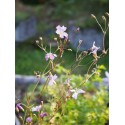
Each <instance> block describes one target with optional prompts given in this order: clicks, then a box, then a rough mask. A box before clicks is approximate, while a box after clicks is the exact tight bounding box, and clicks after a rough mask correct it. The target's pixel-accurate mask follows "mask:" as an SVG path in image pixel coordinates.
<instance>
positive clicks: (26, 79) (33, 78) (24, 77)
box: [15, 75, 45, 86]
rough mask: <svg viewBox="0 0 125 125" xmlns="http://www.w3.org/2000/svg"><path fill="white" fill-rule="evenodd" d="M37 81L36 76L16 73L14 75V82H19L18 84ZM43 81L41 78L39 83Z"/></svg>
mask: <svg viewBox="0 0 125 125" xmlns="http://www.w3.org/2000/svg"><path fill="white" fill-rule="evenodd" d="M37 82H38V78H36V76H28V75H16V76H15V83H16V84H18V85H19V84H20V85H22V86H23V85H24V86H25V85H29V84H34V83H37ZM44 82H45V79H44V78H41V79H40V81H39V83H40V84H42V83H44Z"/></svg>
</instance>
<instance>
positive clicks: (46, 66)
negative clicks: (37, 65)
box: [42, 61, 50, 75]
mask: <svg viewBox="0 0 125 125" xmlns="http://www.w3.org/2000/svg"><path fill="white" fill-rule="evenodd" d="M49 65H50V61H49V63H48V64H47V66H46V67H45V69H44V71H43V73H42V75H43V74H44V72H45V71H46V69H47V68H48V66H49Z"/></svg>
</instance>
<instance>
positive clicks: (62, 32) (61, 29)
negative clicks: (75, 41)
mask: <svg viewBox="0 0 125 125" xmlns="http://www.w3.org/2000/svg"><path fill="white" fill-rule="evenodd" d="M66 29H67V28H66V27H65V26H62V27H61V26H60V25H58V26H57V27H56V33H57V34H58V35H59V36H60V38H64V37H66V38H68V34H67V33H66V32H65V31H66Z"/></svg>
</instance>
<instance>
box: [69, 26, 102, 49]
mask: <svg viewBox="0 0 125 125" xmlns="http://www.w3.org/2000/svg"><path fill="white" fill-rule="evenodd" d="M75 31H76V28H75V27H73V26H71V27H70V28H69V33H68V34H69V40H70V44H71V46H72V48H74V49H75V50H76V49H77V47H78V44H79V40H82V41H83V42H82V44H81V46H80V49H79V50H80V51H83V50H89V49H90V48H91V47H92V45H93V42H94V41H95V45H96V46H97V47H100V50H102V41H103V34H102V33H101V32H97V31H96V30H95V29H84V30H83V31H81V30H80V31H79V32H75Z"/></svg>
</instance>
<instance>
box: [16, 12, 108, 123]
mask: <svg viewBox="0 0 125 125" xmlns="http://www.w3.org/2000/svg"><path fill="white" fill-rule="evenodd" d="M92 17H93V18H94V19H95V20H96V22H97V24H98V25H99V27H100V28H101V30H102V33H103V48H102V50H101V49H100V47H99V46H96V41H93V45H92V47H91V48H90V49H89V50H87V51H82V52H81V51H79V48H80V45H81V43H82V40H79V41H78V46H77V51H76V59H75V60H74V62H73V64H72V65H71V66H70V67H71V68H70V69H65V68H64V67H62V66H61V64H62V58H63V55H64V54H65V51H71V52H72V49H71V48H69V46H67V44H68V43H69V42H70V40H69V39H68V33H67V31H66V30H67V27H65V26H60V25H58V26H57V27H56V34H57V37H55V38H54V40H55V42H56V43H57V49H56V50H55V52H52V50H51V44H50V51H49V52H48V51H47V50H46V46H44V45H43V42H42V41H43V39H42V37H40V38H39V40H36V44H37V45H38V47H39V48H40V49H41V50H43V51H44V52H45V57H44V58H45V61H46V62H47V66H46V67H45V69H44V71H42V72H40V71H35V72H34V73H35V75H36V77H37V78H38V82H37V83H36V85H35V86H34V87H33V90H32V91H31V92H28V93H27V94H26V96H25V98H24V101H22V102H21V101H20V100H17V102H16V114H17V116H18V118H19V119H20V121H21V123H22V125H25V124H26V125H42V124H43V125H48V124H53V125H64V124H67V125H76V124H78V125H80V124H81V125H82V124H84V125H87V124H91V125H97V124H98V125H103V124H105V123H106V122H107V120H108V107H107V103H108V92H107V87H106V86H104V84H103V79H102V78H101V71H102V70H105V67H104V66H103V65H101V66H98V60H99V59H101V58H102V57H103V56H104V55H105V54H107V52H108V49H107V50H106V49H105V43H104V42H105V35H106V32H107V30H108V23H107V18H108V13H106V16H102V19H103V20H104V24H105V27H104V28H103V27H102V26H101V25H100V23H99V21H98V20H97V18H96V16H95V15H93V14H92ZM79 30H80V28H79V27H78V28H77V29H76V31H75V32H79ZM98 51H101V54H100V55H99V54H98ZM91 55H92V56H93V59H92V60H91V61H90V62H89V67H88V70H87V73H86V74H82V75H79V76H77V75H74V74H73V73H72V72H73V71H74V70H76V69H77V67H81V68H82V66H83V65H81V62H82V61H84V60H85V59H86V58H87V57H88V56H91ZM41 78H45V83H44V84H43V85H39V81H40V79H41ZM41 97H42V99H41ZM36 98H37V100H38V103H39V104H38V103H36V102H35V101H37V100H36Z"/></svg>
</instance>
